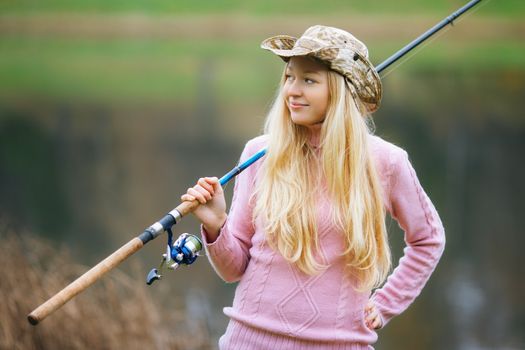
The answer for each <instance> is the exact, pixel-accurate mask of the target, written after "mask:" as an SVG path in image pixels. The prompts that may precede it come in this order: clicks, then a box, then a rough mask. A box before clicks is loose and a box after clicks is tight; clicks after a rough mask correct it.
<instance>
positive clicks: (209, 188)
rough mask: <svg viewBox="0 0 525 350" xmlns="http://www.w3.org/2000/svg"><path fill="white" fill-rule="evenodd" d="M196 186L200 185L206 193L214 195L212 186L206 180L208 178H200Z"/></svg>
mask: <svg viewBox="0 0 525 350" xmlns="http://www.w3.org/2000/svg"><path fill="white" fill-rule="evenodd" d="M197 184H198V185H200V186H201V187H202V188H204V189H205V190H206V191H208V192H209V193H210V194H211V195H213V194H214V193H215V189H214V188H213V184H211V183H210V182H209V180H208V178H202V177H201V178H200V179H199V181H197Z"/></svg>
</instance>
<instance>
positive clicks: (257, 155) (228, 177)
mask: <svg viewBox="0 0 525 350" xmlns="http://www.w3.org/2000/svg"><path fill="white" fill-rule="evenodd" d="M265 154H266V148H263V149H262V150H260V151H259V152H257V153H255V154H254V155H253V156H251V157H250V158H248V159H247V160H246V161H244V162H243V163H242V164H239V165H237V166H236V167H235V168H233V169H232V170H230V171H229V172H228V173H227V174H226V175H224V176H223V177H221V178H220V179H219V183H220V184H221V186H224V185H225V184H227V183H228V181H230V180H231V179H233V178H234V177H235V176H237V175H239V174H240V173H241V172H242V171H243V170H244V169H246V168H247V167H249V166H250V165H252V164H253V163H255V162H256V161H257V160H259V158H261V157H262V156H264V155H265Z"/></svg>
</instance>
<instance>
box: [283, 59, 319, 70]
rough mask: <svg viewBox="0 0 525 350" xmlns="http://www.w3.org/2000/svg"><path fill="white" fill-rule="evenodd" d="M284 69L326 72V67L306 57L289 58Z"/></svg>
mask: <svg viewBox="0 0 525 350" xmlns="http://www.w3.org/2000/svg"><path fill="white" fill-rule="evenodd" d="M286 69H289V70H298V71H306V72H322V71H327V70H328V67H327V66H326V65H324V64H322V63H321V62H319V61H317V60H315V59H314V58H311V57H307V56H297V57H291V58H290V60H289V61H288V63H287V64H286Z"/></svg>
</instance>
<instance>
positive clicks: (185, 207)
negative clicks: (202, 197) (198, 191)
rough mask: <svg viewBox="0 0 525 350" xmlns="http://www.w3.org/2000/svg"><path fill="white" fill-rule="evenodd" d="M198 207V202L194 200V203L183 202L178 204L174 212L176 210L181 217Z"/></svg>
mask: <svg viewBox="0 0 525 350" xmlns="http://www.w3.org/2000/svg"><path fill="white" fill-rule="evenodd" d="M199 205H200V203H199V201H198V200H196V199H195V200H194V201H191V202H190V201H184V202H182V203H181V204H179V205H178V206H177V207H176V208H175V210H177V211H178V212H179V213H180V215H181V216H186V215H187V214H189V213H191V212H192V211H194V210H195V209H197V207H198V206H199Z"/></svg>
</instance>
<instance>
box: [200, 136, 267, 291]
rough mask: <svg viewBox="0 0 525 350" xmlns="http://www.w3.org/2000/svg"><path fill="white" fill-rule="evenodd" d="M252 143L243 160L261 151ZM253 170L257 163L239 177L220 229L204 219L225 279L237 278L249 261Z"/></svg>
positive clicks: (210, 250)
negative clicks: (211, 227) (209, 228)
mask: <svg viewBox="0 0 525 350" xmlns="http://www.w3.org/2000/svg"><path fill="white" fill-rule="evenodd" d="M250 146H251V145H250V142H249V143H248V144H247V145H246V147H245V148H244V151H243V153H242V155H241V161H244V160H246V159H248V158H249V157H250V156H251V155H252V154H253V153H255V152H256V151H258V150H257V149H254V148H255V147H250ZM254 174H255V166H251V167H249V168H248V169H246V170H245V171H244V172H242V173H241V174H239V175H238V176H237V177H236V179H235V187H234V190H233V199H232V204H231V207H230V211H229V214H228V216H227V219H226V221H225V222H224V221H223V225H222V227H219V228H218V232H207V229H208V227H210V226H213V225H210V226H207V225H206V223H204V224H203V225H202V226H201V233H202V238H203V241H204V245H205V247H206V252H207V255H208V258H209V260H210V262H211V264H212V266H213V268H214V269H215V271H216V272H217V274H218V275H219V276H220V277H221V278H222V279H223V280H224V281H226V282H236V281H238V280H239V279H240V278H241V277H242V275H243V274H244V271H245V270H246V267H247V266H248V262H249V261H250V248H251V246H252V243H251V239H252V236H253V234H254V232H255V228H254V226H253V223H252V209H253V206H252V203H251V200H250V198H251V195H252V193H253V191H254V189H253V183H254V177H255V176H254ZM219 186H220V185H219ZM221 192H222V189H221ZM213 231H215V230H214V229H213Z"/></svg>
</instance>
